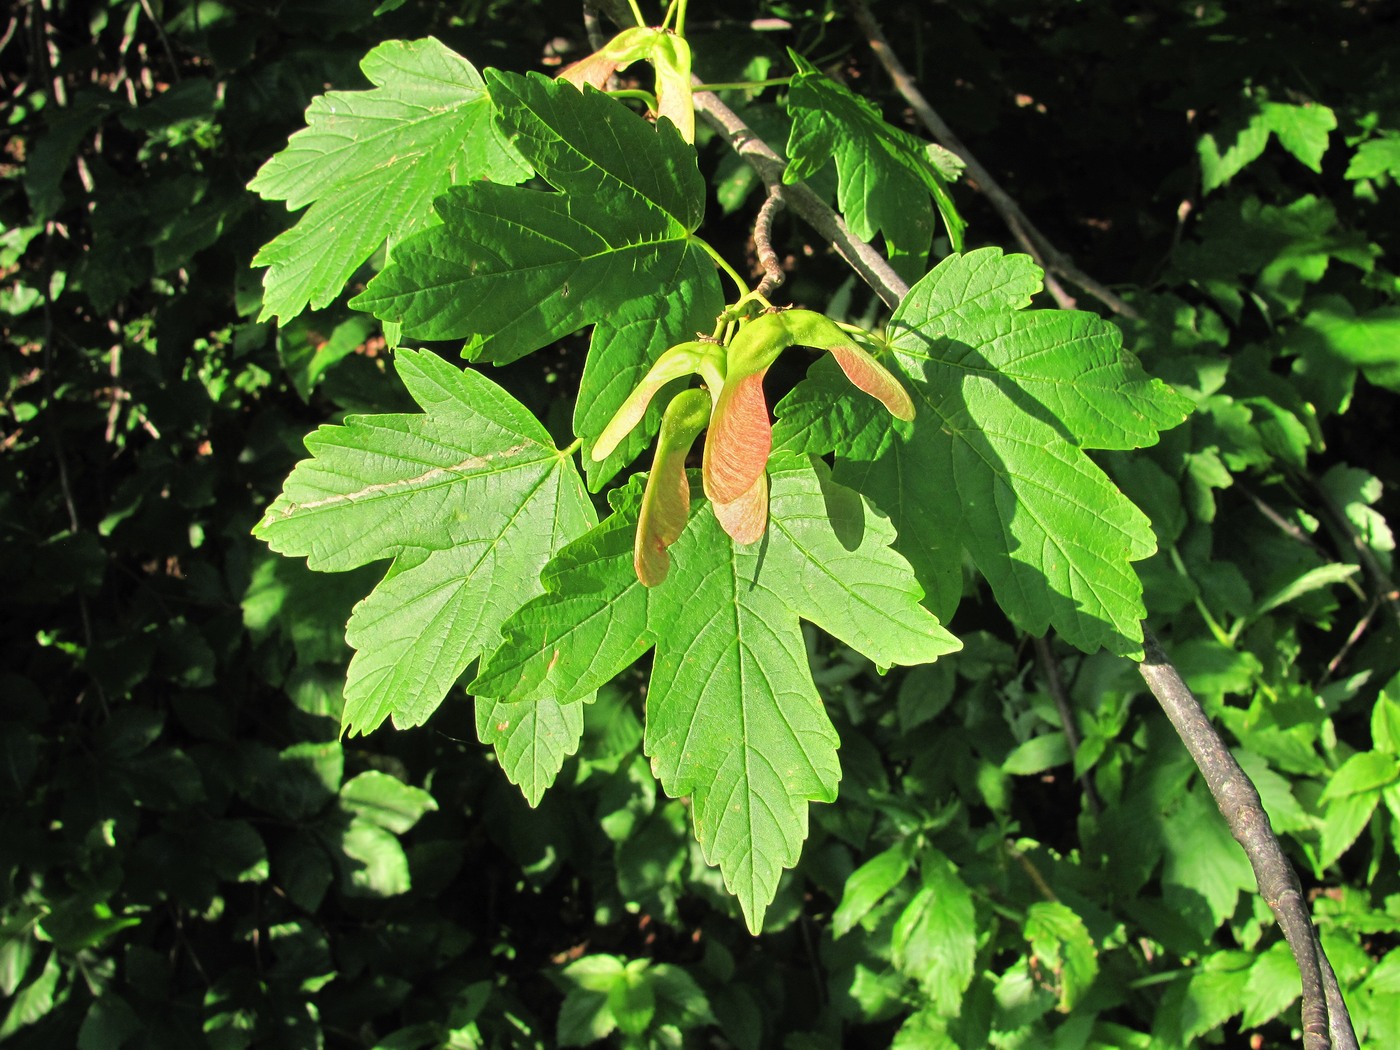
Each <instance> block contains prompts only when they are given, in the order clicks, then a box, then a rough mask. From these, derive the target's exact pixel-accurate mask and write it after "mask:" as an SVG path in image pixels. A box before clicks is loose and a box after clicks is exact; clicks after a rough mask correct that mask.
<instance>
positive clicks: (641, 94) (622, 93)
mask: <svg viewBox="0 0 1400 1050" xmlns="http://www.w3.org/2000/svg"><path fill="white" fill-rule="evenodd" d="M608 97H609V98H635V99H636V100H637V101H639V102H644V103H646V106H647V108H648V109H650V110H651V111H652V112H655V111H656V96H655V95H653V94H652V93H651V92H650V91H647V90H646V89H644V88H618V89H617V90H615V91H612V90H610V91H609V92H608Z"/></svg>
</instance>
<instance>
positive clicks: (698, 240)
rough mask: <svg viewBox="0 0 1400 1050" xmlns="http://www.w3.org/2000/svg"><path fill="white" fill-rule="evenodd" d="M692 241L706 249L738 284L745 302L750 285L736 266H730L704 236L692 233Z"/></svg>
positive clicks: (740, 297) (741, 299)
mask: <svg viewBox="0 0 1400 1050" xmlns="http://www.w3.org/2000/svg"><path fill="white" fill-rule="evenodd" d="M690 241H691V243H692V244H698V245H699V246H700V247H701V248H702V249H703V250H704V252H705V254H706V255H708V256H709V257H710V258H711V259H713V260H714V262H715V265H716V266H718V267H719V268H720V269H721V270H723V271H724V272H725V273H726V274H728V275H729V279H730V280H731V281H733V282H734V283H735V285H737V286H738V288H739V301H740V302H743V301H744V298H745V297H746V296H748V295H749V294H750V292H749V286H748V285H747V284H745V283H744V279H743V278H742V277H740V276H739V273H738V271H737V270H735V269H734V267H732V266H730V265H729V263H727V262H725V261H724V256H722V255H720V253H719V252H717V251H715V249H714V248H713V247H712V246H711V245H710V243H709V242H708V241H706V240H705V239H704V238H703V237H696V236H695V235H694V234H691V235H690Z"/></svg>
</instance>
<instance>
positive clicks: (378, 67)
mask: <svg viewBox="0 0 1400 1050" xmlns="http://www.w3.org/2000/svg"><path fill="white" fill-rule="evenodd" d="M360 68H361V69H362V70H364V73H365V76H366V77H368V78H369V80H370V82H371V83H373V84H374V85H375V88H374V89H373V90H370V91H330V92H327V93H326V94H324V95H321V96H319V97H317V98H315V99H313V100H312V102H311V105H310V106H309V107H308V108H307V110H306V123H307V126H306V127H305V128H303V129H302V130H301V131H298V132H297V133H296V134H295V135H293V136H292V138H291V141H290V142H288V143H287V148H286V149H284V150H282V152H280V153H278V154H277V155H276V156H275V157H273V158H272V159H271V160H269V161H268V162H267V163H266V164H264V165H263V166H262V168H260V169H259V170H258V173H257V175H256V176H254V178H253V181H252V182H250V183H249V184H248V188H249V189H251V190H252V191H253V192H254V193H257V194H259V195H261V196H262V197H263V198H264V199H266V200H284V201H286V202H287V207H288V208H290V209H292V210H293V211H295V210H297V209H299V208H305V207H306V206H307V205H308V204H309V205H311V207H310V208H309V209H308V211H307V212H306V214H304V215H303V216H302V217H301V218H300V219H299V220H298V222H297V224H296V225H295V226H293V227H292V228H291V229H290V230H287V231H286V232H285V233H282V234H280V235H279V236H277V237H276V238H274V239H273V240H272V241H271V242H270V243H268V244H266V245H265V246H264V247H263V248H262V250H261V251H259V252H258V254H257V256H256V257H255V258H254V259H253V265H254V266H266V267H268V271H267V273H266V275H265V276H264V278H263V285H264V290H263V308H262V313H261V315H260V316H259V320H267V319H268V318H269V317H278V318H280V319H281V320H282V321H283V322H286V321H288V320H290V319H291V318H293V317H295V316H296V315H297V314H299V313H300V312H301V311H302V310H303V309H305V308H306V306H307V305H308V304H310V306H311V307H312V308H313V309H317V308H320V307H322V306H325V305H326V304H327V303H329V302H330V301H331V300H332V299H334V298H335V297H336V296H337V295H339V294H340V293H341V291H342V289H343V288H344V287H345V282H346V281H347V280H349V278H350V275H351V274H353V273H354V272H355V270H356V268H358V267H359V266H360V265H361V264H363V263H364V262H365V260H367V259H368V258H369V257H370V256H371V255H372V254H373V253H374V252H375V251H376V250H378V248H379V247H380V246H381V245H382V244H383V243H384V241H385V238H387V237H389V236H390V235H391V234H392V235H393V236H395V237H399V238H402V237H405V236H407V235H409V234H411V233H413V232H415V231H416V230H420V229H423V228H424V227H426V226H429V225H431V224H433V223H435V222H436V221H437V220H436V218H435V217H434V215H433V207H432V205H433V198H434V197H436V196H437V195H438V194H440V193H442V192H443V191H444V190H446V189H447V187H449V186H451V185H453V184H454V183H459V182H473V181H476V180H478V179H490V180H491V181H492V182H502V183H515V182H519V181H521V180H522V179H525V178H527V177H528V176H529V174H530V168H529V165H527V164H526V163H525V161H524V159H523V158H522V157H521V156H520V155H519V154H518V153H517V152H516V151H515V150H514V149H513V148H511V146H510V144H509V143H507V142H506V140H505V138H504V137H503V136H502V135H501V134H500V132H499V131H497V130H496V128H495V126H494V125H493V123H492V113H493V108H494V107H493V106H492V105H491V100H490V98H488V97H487V94H486V87H485V84H484V82H483V81H482V79H481V74H480V73H478V72H477V70H476V67H475V66H473V65H472V64H471V63H470V62H468V61H467V60H466V59H465V58H463V57H462V56H461V55H458V54H457V53H455V52H454V51H451V50H449V49H448V48H446V47H444V46H443V45H442V44H440V43H439V42H438V41H437V40H435V39H433V38H432V37H428V38H426V39H423V40H411V41H403V40H391V41H389V42H387V43H384V44H380V45H379V46H378V47H376V48H375V49H374V50H373V51H371V52H370V53H369V54H368V55H366V56H365V58H364V61H363V62H361V63H360Z"/></svg>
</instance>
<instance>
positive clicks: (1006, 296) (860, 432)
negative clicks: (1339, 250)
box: [776, 248, 1190, 658]
mask: <svg viewBox="0 0 1400 1050" xmlns="http://www.w3.org/2000/svg"><path fill="white" fill-rule="evenodd" d="M1041 276H1042V274H1041V271H1040V270H1039V269H1038V268H1037V267H1036V266H1035V264H1034V263H1033V262H1031V260H1030V259H1029V258H1027V257H1025V256H1009V257H1007V256H1003V255H1002V253H1001V251H1000V250H999V249H996V248H983V249H979V250H978V251H975V252H971V253H969V254H967V255H961V256H949V257H948V258H947V259H944V260H943V261H942V262H941V263H939V265H938V266H937V267H936V268H935V269H934V270H933V271H932V272H931V273H929V275H928V276H927V277H925V278H924V279H923V280H921V281H920V282H919V283H918V284H917V285H915V286H914V288H913V289H911V290H910V292H909V294H908V295H907V296H906V297H905V299H904V301H903V302H901V303H900V305H899V307H898V308H897V309H896V310H895V312H894V316H893V317H892V318H891V320H890V324H889V329H888V331H889V340H888V341H889V345H890V348H891V350H892V355H891V358H892V363H893V366H894V367H895V368H897V369H898V371H899V373H900V374H901V376H902V378H903V381H904V383H905V385H906V386H907V388H908V389H909V391H910V393H911V395H912V396H913V398H914V403H915V405H916V406H917V408H918V412H919V420H918V423H917V425H914V426H910V425H908V424H905V423H903V422H901V421H898V420H894V421H892V420H890V418H889V417H888V416H887V415H885V414H884V413H879V412H874V411H871V409H870V406H869V405H868V404H866V403H863V402H861V401H858V400H855V401H852V400H850V399H844V400H842V399H837V398H835V397H833V389H834V388H835V387H836V386H837V385H838V383H839V380H838V379H837V378H836V377H835V376H833V375H832V372H831V370H830V369H829V368H828V369H822V368H820V367H818V368H814V369H813V370H812V372H811V373H810V374H809V378H808V379H807V380H804V381H803V382H802V383H800V384H798V386H797V387H795V388H794V389H793V391H792V393H791V394H789V395H788V397H787V398H785V399H784V400H783V401H782V402H781V403H780V404H779V405H778V409H777V411H778V415H779V423H778V427H777V438H776V440H777V443H778V445H779V446H780V447H784V448H789V449H793V450H804V451H808V452H829V451H833V450H834V451H836V452H837V453H838V460H837V463H838V466H837V471H836V475H837V478H838V480H841V481H843V482H844V483H846V484H849V485H851V486H852V487H854V488H856V489H859V490H860V491H861V492H863V493H865V494H866V495H868V496H869V497H870V498H871V499H872V500H874V502H875V503H876V505H878V506H880V507H881V508H883V509H885V510H887V511H888V512H889V513H890V515H891V517H892V518H893V520H894V522H895V526H896V529H898V532H899V537H900V539H899V548H900V550H901V551H902V552H903V553H904V554H905V555H906V556H907V557H908V558H909V560H910V562H912V563H913V565H914V567H915V569H916V570H917V572H918V574H919V579H920V581H921V582H922V583H923V584H924V587H925V589H926V590H927V591H928V592H929V597H930V602H929V604H930V607H931V608H932V609H933V610H934V611H935V612H936V613H938V614H939V615H940V616H943V617H946V616H948V615H950V614H951V612H952V609H953V607H955V606H956V603H957V599H958V597H959V596H960V594H961V563H962V555H963V551H964V550H966V551H967V552H968V553H970V554H971V556H972V559H973V561H974V562H975V563H976V564H977V567H978V568H979V569H980V570H981V571H982V574H983V575H984V576H986V578H987V580H988V582H989V583H990V584H991V586H992V590H993V591H994V592H995V594H996V597H997V601H998V602H999V604H1000V605H1001V607H1002V609H1004V610H1005V611H1006V613H1007V615H1008V616H1010V617H1011V619H1012V621H1013V622H1014V623H1015V624H1016V625H1017V626H1018V627H1020V628H1021V629H1022V630H1025V631H1027V632H1029V633H1031V634H1037V635H1038V634H1043V633H1044V632H1045V630H1046V629H1047V628H1049V627H1051V626H1053V627H1054V628H1055V629H1056V631H1058V632H1059V633H1060V634H1061V635H1062V636H1063V637H1064V638H1065V639H1066V640H1067V641H1069V642H1071V643H1072V644H1074V645H1076V646H1078V647H1079V648H1081V649H1084V650H1085V651H1087V652H1092V651H1094V650H1096V649H1098V648H1099V647H1101V646H1107V647H1108V648H1110V649H1111V650H1113V651H1114V652H1117V653H1120V654H1122V655H1125V656H1131V657H1135V658H1140V656H1141V652H1142V626H1141V620H1142V618H1143V616H1144V610H1143V606H1142V585H1141V583H1140V582H1139V580H1138V577H1137V574H1136V573H1135V572H1134V571H1133V569H1132V565H1131V563H1132V562H1134V561H1138V560H1141V559H1142V558H1145V557H1147V556H1148V555H1150V554H1151V553H1152V552H1153V551H1154V550H1155V549H1156V541H1155V539H1154V537H1153V534H1152V528H1151V525H1150V523H1149V522H1148V520H1147V518H1146V517H1145V516H1144V515H1143V514H1142V512H1141V511H1139V510H1138V509H1137V508H1136V507H1135V506H1133V504H1132V503H1131V502H1130V501H1129V500H1128V499H1127V497H1125V496H1124V495H1123V494H1122V493H1121V492H1120V491H1119V490H1118V489H1117V488H1116V487H1115V486H1114V484H1113V483H1112V481H1110V480H1109V478H1108V476H1107V475H1106V474H1105V473H1104V472H1103V471H1102V470H1101V469H1099V467H1098V466H1097V465H1095V464H1094V462H1093V461H1092V460H1091V459H1090V458H1089V457H1088V455H1086V454H1085V450H1086V449H1093V448H1101V449H1127V448H1140V447H1143V446H1146V445H1151V444H1153V443H1155V442H1156V440H1157V435H1158V431H1159V430H1163V429H1166V428H1168V427H1172V426H1175V425H1176V424H1177V423H1179V422H1181V420H1182V419H1184V418H1185V417H1186V415H1187V413H1188V411H1189V410H1190V403H1189V402H1188V401H1187V400H1186V399H1185V398H1183V397H1181V396H1180V395H1178V394H1176V393H1175V392H1173V391H1172V390H1171V388H1169V387H1168V386H1166V385H1165V384H1164V383H1162V382H1160V381H1159V380H1154V379H1150V378H1149V377H1148V376H1147V375H1146V374H1145V373H1144V372H1143V371H1142V369H1141V367H1140V366H1139V364H1138V363H1137V360H1136V359H1135V358H1134V357H1133V356H1132V355H1131V354H1129V353H1127V352H1126V351H1124V350H1123V349H1122V340H1121V337H1120V336H1119V333H1118V330H1117V329H1116V328H1115V327H1113V326H1112V325H1111V324H1109V323H1108V322H1106V321H1104V320H1102V319H1101V318H1099V317H1097V316H1095V315H1092V314H1087V313H1079V312H1071V311H1049V310H1038V311H1028V312H1026V311H1023V310H1022V308H1023V307H1025V306H1026V305H1028V304H1029V302H1030V298H1031V296H1032V295H1033V294H1034V293H1035V292H1036V291H1037V290H1039V288H1040V281H1041ZM903 522H908V523H909V527H908V528H907V529H906V528H903V527H902V525H901V523H903Z"/></svg>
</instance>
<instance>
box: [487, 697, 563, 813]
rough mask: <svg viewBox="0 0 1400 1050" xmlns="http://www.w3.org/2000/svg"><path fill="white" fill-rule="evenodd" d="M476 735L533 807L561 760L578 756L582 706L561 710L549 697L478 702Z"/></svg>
mask: <svg viewBox="0 0 1400 1050" xmlns="http://www.w3.org/2000/svg"><path fill="white" fill-rule="evenodd" d="M476 735H477V737H478V738H479V739H480V740H481V742H482V743H483V744H490V745H491V746H492V747H494V748H495V749H496V756H497V758H498V759H499V760H500V763H501V768H502V769H503V770H504V771H505V774H506V776H507V777H509V778H510V782H511V783H512V784H515V785H517V786H518V787H519V788H520V790H521V791H522V792H523V793H524V795H525V801H526V802H528V803H530V805H531V806H537V805H539V802H540V799H541V798H543V797H544V792H545V789H546V788H548V787H549V786H550V785H551V784H553V783H554V778H555V777H556V776H558V775H559V770H560V769H561V768H563V766H564V759H566V758H568V757H569V756H570V755H572V754H573V753H574V752H575V751H577V750H578V745H579V741H580V740H582V739H583V705H582V704H561V703H560V702H559V701H558V700H555V699H554V698H553V697H546V698H544V699H542V700H540V701H538V702H536V703H530V702H526V703H520V704H517V703H511V702H509V701H506V700H492V699H486V698H481V699H478V700H477V702H476Z"/></svg>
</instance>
